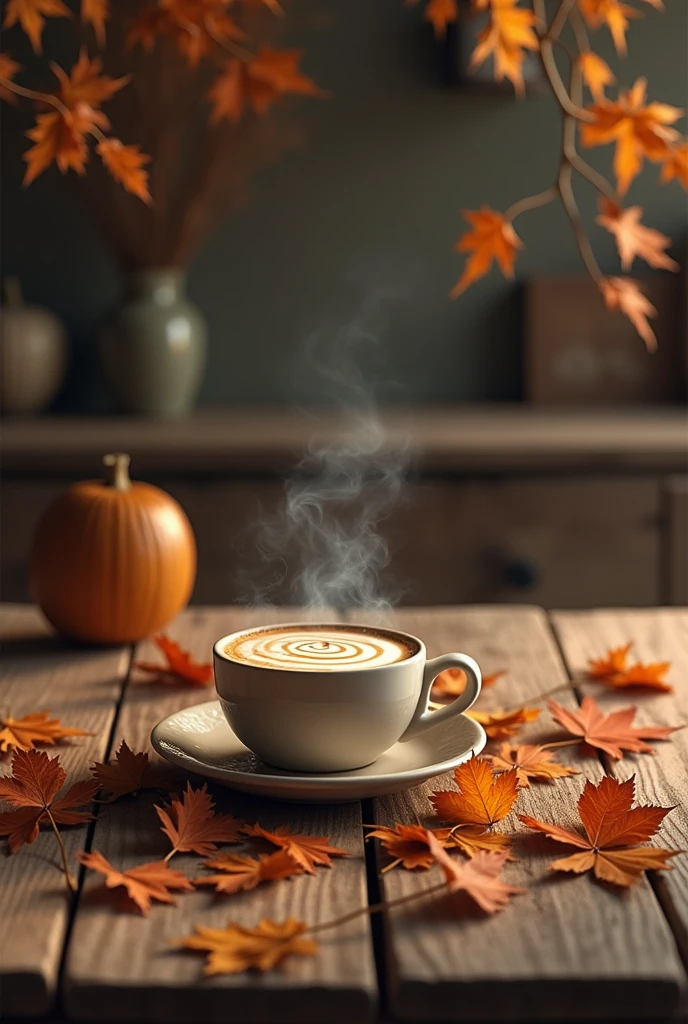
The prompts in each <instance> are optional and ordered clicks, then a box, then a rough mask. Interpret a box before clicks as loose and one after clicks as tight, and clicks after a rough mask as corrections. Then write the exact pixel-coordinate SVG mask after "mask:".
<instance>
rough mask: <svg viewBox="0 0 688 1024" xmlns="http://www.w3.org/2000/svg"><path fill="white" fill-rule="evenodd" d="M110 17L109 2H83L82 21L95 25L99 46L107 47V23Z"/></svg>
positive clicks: (87, 0) (84, 0)
mask: <svg viewBox="0 0 688 1024" xmlns="http://www.w3.org/2000/svg"><path fill="white" fill-rule="evenodd" d="M109 17H110V3H109V0H81V20H82V21H83V22H84V24H86V25H93V31H94V32H95V34H96V39H97V41H98V46H100V47H103V46H105V22H106V21H107V20H108V18H109Z"/></svg>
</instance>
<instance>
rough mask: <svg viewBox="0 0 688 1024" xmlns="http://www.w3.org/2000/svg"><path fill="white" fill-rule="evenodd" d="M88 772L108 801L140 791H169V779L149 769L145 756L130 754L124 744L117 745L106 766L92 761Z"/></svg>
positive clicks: (139, 753)
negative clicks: (91, 774) (92, 763)
mask: <svg viewBox="0 0 688 1024" xmlns="http://www.w3.org/2000/svg"><path fill="white" fill-rule="evenodd" d="M91 771H92V772H93V780H94V782H96V783H97V786H98V789H102V790H103V792H104V794H105V796H106V798H107V799H109V800H117V799H118V797H120V796H128V795H129V794H132V795H136V793H138V792H139V790H141V789H170V788H171V787H170V777H169V775H168V774H166V773H164V772H163V770H162V769H161V768H158V767H156V766H155V765H152V764H151V763H150V758H149V757H148V754H146V753H145V752H143V751H140V752H138V753H134V751H133V750H131V748H130V747H129V746H128V744H127V743H126V742H125V740H122V742H121V743H120V746H119V749H118V750H117V752H116V754H115V756H114V759H112V760H110V761H108V762H107V764H101V763H100V762H98V761H96V762H95V764H94V765H93V767H92V768H91Z"/></svg>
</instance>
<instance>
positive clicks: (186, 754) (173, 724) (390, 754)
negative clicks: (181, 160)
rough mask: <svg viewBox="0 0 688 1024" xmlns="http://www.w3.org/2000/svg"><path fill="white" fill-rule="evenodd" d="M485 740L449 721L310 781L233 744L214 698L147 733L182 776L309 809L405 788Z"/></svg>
mask: <svg viewBox="0 0 688 1024" xmlns="http://www.w3.org/2000/svg"><path fill="white" fill-rule="evenodd" d="M486 742H487V737H486V736H485V730H484V729H483V727H482V726H481V725H479V724H478V723H477V722H474V721H473V719H472V718H466V716H465V715H456V716H455V717H454V718H450V719H448V720H447V721H446V722H442V723H438V724H437V727H436V728H433V729H427V730H426V731H425V732H424V733H422V734H421V735H420V736H416V737H415V738H414V739H412V740H408V741H407V742H406V743H395V745H394V746H393V747H390V749H389V750H387V751H385V753H384V754H382V755H381V756H380V757H379V758H378V759H377V761H375V762H374V763H373V764H369V765H367V766H366V767H365V768H356V769H355V770H354V771H350V772H333V773H332V774H329V775H310V774H308V773H306V772H288V771H283V770H282V769H281V768H273V767H272V766H271V765H267V764H265V763H264V762H263V761H261V760H260V759H259V758H258V757H257V756H256V755H255V754H254V753H253V752H252V751H250V750H249V749H248V747H245V746H244V745H243V743H241V742H240V741H239V740H238V739H237V738H236V736H235V735H234V733H233V732H232V730H231V729H230V727H229V725H228V724H227V722H226V720H225V718H224V715H223V714H222V710H221V708H220V704H219V701H216V700H213V701H208V702H207V703H205V704H197V705H196V706H195V707H190V708H186V709H185V710H184V711H178V712H176V714H174V715H170V716H169V717H168V718H165V719H163V721H162V722H159V723H158V724H157V725H156V726H155V728H154V729H153V732H152V733H151V743H152V744H153V746H154V747H155V749H156V750H157V752H158V753H159V754H161V755H162V756H163V757H164V758H166V759H167V760H168V761H171V762H172V763H173V764H176V765H179V766H180V767H181V768H185V769H186V770H187V771H189V772H195V773H196V774H197V775H207V776H209V777H210V778H211V779H215V780H216V781H217V782H221V783H223V785H225V786H230V787H231V788H232V789H239V790H242V791H243V792H245V793H254V794H256V795H258V796H268V797H274V798H277V799H279V800H298V801H309V802H314V803H318V802H321V803H337V802H345V801H348V800H362V799H364V798H366V797H372V796H382V795H383V794H385V793H396V792H398V791H399V790H402V789H409V788H410V787H411V786H417V785H419V784H420V783H421V782H424V781H425V780H426V779H431V778H433V777H434V776H435V775H441V774H442V772H447V771H449V770H450V769H451V768H455V767H456V765H457V764H461V762H462V761H467V760H468V758H469V757H471V755H472V754H479V753H480V751H481V750H482V749H483V747H484V746H485V743H486Z"/></svg>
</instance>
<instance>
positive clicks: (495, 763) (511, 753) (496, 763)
mask: <svg viewBox="0 0 688 1024" xmlns="http://www.w3.org/2000/svg"><path fill="white" fill-rule="evenodd" d="M551 703H554V702H553V701H552V702H551ZM485 758H486V759H487V760H488V761H490V763H491V764H492V770H493V771H495V772H509V771H511V770H512V768H515V769H516V778H517V779H518V785H519V786H520V787H521V788H522V789H527V788H529V786H530V781H529V780H530V779H538V780H539V781H543V782H555V781H556V780H557V779H563V778H565V777H566V776H567V775H580V772H579V771H578V769H577V768H567V767H566V765H563V764H559V762H558V761H555V760H554V754H553V753H552V751H551V750H547V749H546V748H545V747H544V746H540V745H539V744H530V743H524V744H522V745H520V746H518V747H511V746H510V745H509V744H508V743H502V745H501V746H500V748H499V754H485Z"/></svg>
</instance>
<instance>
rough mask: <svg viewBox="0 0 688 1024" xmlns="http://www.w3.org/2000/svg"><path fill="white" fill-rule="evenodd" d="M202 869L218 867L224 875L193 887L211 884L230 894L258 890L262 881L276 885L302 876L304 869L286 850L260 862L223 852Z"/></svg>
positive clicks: (205, 878)
mask: <svg viewBox="0 0 688 1024" xmlns="http://www.w3.org/2000/svg"><path fill="white" fill-rule="evenodd" d="M203 866H204V867H206V868H215V869H216V870H218V871H220V872H222V873H221V874H216V875H206V876H201V877H200V878H195V879H194V885H212V886H214V887H215V892H222V893H228V894H233V893H236V892H240V891H241V890H242V889H243V890H249V889H255V887H256V886H257V885H259V884H260V883H261V882H276V881H277V880H278V879H281V878H289V877H290V876H291V875H300V874H303V868H302V867H301V866H300V865H299V864H297V863H296V862H295V861H294V860H293V858H292V857H290V856H289V854H288V853H287V852H286V851H285V850H277V851H276V852H275V853H270V854H265V853H264V854H261V856H260V857H258V859H257V860H256V858H255V857H244V856H241V855H240V854H236V853H224V854H221V855H220V856H219V857H215V858H213V859H212V860H206V861H205V862H204V865H203Z"/></svg>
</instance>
